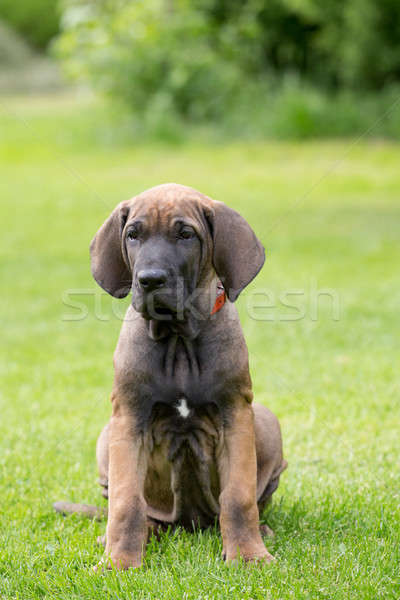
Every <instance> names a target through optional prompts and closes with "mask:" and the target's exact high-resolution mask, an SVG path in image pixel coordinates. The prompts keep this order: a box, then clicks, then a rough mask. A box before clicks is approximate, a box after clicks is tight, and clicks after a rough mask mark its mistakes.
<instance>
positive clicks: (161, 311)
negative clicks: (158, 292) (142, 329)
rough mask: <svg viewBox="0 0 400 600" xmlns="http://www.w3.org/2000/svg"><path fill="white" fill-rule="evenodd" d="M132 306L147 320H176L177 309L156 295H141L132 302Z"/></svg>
mask: <svg viewBox="0 0 400 600" xmlns="http://www.w3.org/2000/svg"><path fill="white" fill-rule="evenodd" d="M133 305H134V308H135V310H136V311H137V312H139V313H140V314H141V315H142V317H143V318H144V319H146V320H148V321H150V320H156V321H177V320H179V319H178V317H179V315H178V310H177V309H176V308H175V307H174V306H173V305H172V303H171V304H170V303H168V301H167V300H160V299H159V298H157V297H155V298H154V297H153V298H151V297H150V298H149V297H142V298H140V299H137V300H136V301H134V302H133Z"/></svg>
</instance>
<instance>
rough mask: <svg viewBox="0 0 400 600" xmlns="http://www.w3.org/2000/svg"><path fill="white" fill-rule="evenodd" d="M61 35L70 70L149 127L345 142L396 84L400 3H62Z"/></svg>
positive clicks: (399, 77)
mask: <svg viewBox="0 0 400 600" xmlns="http://www.w3.org/2000/svg"><path fill="white" fill-rule="evenodd" d="M62 26H63V34H62V36H61V38H60V39H59V42H58V45H57V50H58V54H59V55H60V56H61V57H63V58H64V60H65V63H66V66H67V70H68V71H69V73H70V74H72V75H73V76H75V77H77V78H80V79H83V80H85V81H87V80H89V81H91V82H93V83H94V84H95V85H96V86H97V87H98V88H100V89H102V90H105V91H107V92H109V93H111V95H112V96H113V97H114V98H117V99H120V100H122V101H123V102H124V103H125V104H126V105H127V106H128V107H129V108H130V109H131V111H132V112H134V113H135V114H137V115H140V116H141V118H142V123H143V124H144V125H146V123H150V122H151V123H157V122H160V120H163V121H164V122H165V120H166V118H167V115H168V117H169V118H174V117H178V118H180V119H183V120H185V121H186V122H189V121H191V122H204V121H208V122H210V121H211V122H218V123H229V126H230V127H233V128H235V124H236V125H237V126H239V127H244V126H246V128H249V127H250V128H253V129H258V130H259V129H260V127H261V130H264V131H265V132H266V133H268V131H271V130H274V129H275V130H276V129H278V130H284V129H285V128H286V129H287V130H288V133H289V134H294V135H299V136H302V135H315V134H318V133H321V132H323V133H324V134H327V133H328V134H329V133H333V134H338V135H342V134H346V133H348V132H353V131H358V130H361V129H362V128H363V127H364V125H365V122H367V123H369V124H370V123H371V119H373V118H375V117H376V116H377V115H379V114H381V111H382V109H384V110H385V109H386V108H387V107H388V106H390V102H391V101H392V99H393V97H395V96H396V93H397V85H398V84H399V81H400V2H398V0H379V1H378V0H325V1H323V0H247V1H246V0H244V1H243V0H196V1H194V2H193V1H189V0H136V1H135V2H131V1H128V0H118V1H113V2H109V1H107V0H85V1H79V0H78V1H77V0H67V2H66V4H64V15H63V19H62ZM378 96H379V97H378ZM333 101H334V102H335V103H338V107H339V108H338V112H337V115H336V116H337V117H338V118H339V117H340V122H338V121H337V120H336V119H335V118H334V117H335V116H334V115H332V114H331V110H332V103H333ZM271 110H274V111H275V115H276V118H275V119H274V121H273V122H272V123H271V119H270V116H269V115H270V111H271ZM361 111H362V112H363V114H360V112H361ZM285 115H286V116H285ZM285 118H286V119H287V123H286V124H285V123H283V121H284V119H285ZM384 121H385V120H384ZM286 125H287V126H286ZM397 125H398V124H396V123H395V122H394V121H393V119H392V120H390V121H389V122H388V121H387V120H386V121H385V122H384V123H383V126H380V127H379V128H378V129H379V131H380V132H384V133H392V134H394V135H397V134H398V127H397Z"/></svg>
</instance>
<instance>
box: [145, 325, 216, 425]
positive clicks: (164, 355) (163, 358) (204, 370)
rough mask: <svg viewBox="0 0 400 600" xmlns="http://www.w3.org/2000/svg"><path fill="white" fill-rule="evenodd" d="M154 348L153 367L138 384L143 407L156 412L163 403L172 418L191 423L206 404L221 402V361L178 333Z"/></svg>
mask: <svg viewBox="0 0 400 600" xmlns="http://www.w3.org/2000/svg"><path fill="white" fill-rule="evenodd" d="M154 350H155V351H153V353H152V361H151V363H152V364H151V369H150V371H149V372H148V374H147V376H146V378H145V380H144V381H141V382H140V385H139V391H138V396H139V404H140V406H141V407H142V408H143V410H146V411H149V410H150V411H151V413H153V410H154V407H155V406H157V405H164V406H166V407H168V408H169V410H168V413H169V414H170V416H171V418H175V417H176V418H178V420H179V421H180V422H185V423H189V422H192V421H193V419H195V418H196V417H198V416H199V415H200V414H201V413H202V409H203V408H204V407H205V406H207V405H209V404H218V397H219V391H218V388H219V383H218V364H216V361H215V360H211V361H210V360H208V358H209V357H208V356H206V355H205V354H206V350H204V349H203V348H202V347H201V346H199V345H198V344H196V345H195V344H194V343H192V342H190V341H188V340H184V339H182V338H179V337H177V336H175V337H171V338H170V339H168V340H166V341H165V342H164V344H163V345H161V344H159V345H157V348H156V349H154ZM148 416H149V417H150V416H151V414H150V412H149V414H148Z"/></svg>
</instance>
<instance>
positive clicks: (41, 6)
mask: <svg viewBox="0 0 400 600" xmlns="http://www.w3.org/2000/svg"><path fill="white" fill-rule="evenodd" d="M0 19H1V20H3V21H4V22H5V23H7V24H8V25H10V26H11V27H12V28H13V29H15V30H16V31H18V32H19V33H20V34H21V35H22V36H23V37H24V38H25V39H26V40H27V41H28V42H30V44H31V45H32V46H34V47H36V48H38V49H40V50H43V49H45V48H46V47H47V45H48V43H49V41H50V40H51V39H52V38H53V37H54V36H55V35H56V34H57V33H58V31H59V21H60V11H59V9H58V3H57V1H56V0H1V2H0Z"/></svg>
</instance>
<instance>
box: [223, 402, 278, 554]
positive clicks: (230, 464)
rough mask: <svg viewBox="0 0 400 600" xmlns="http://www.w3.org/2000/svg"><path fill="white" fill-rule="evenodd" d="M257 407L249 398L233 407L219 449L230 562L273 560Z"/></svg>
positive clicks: (224, 543)
mask: <svg viewBox="0 0 400 600" xmlns="http://www.w3.org/2000/svg"><path fill="white" fill-rule="evenodd" d="M253 418H254V417H253V411H252V408H251V405H250V404H249V403H248V402H247V401H246V400H245V399H243V400H242V399H239V400H237V401H236V402H235V404H234V406H233V407H232V415H231V418H230V419H229V423H228V424H227V425H226V426H225V428H224V437H223V443H222V448H221V451H220V453H219V461H218V463H219V464H218V467H219V476H220V485H221V493H220V497H219V502H220V526H221V533H222V540H223V547H224V550H223V553H224V556H225V559H226V561H227V562H231V561H233V560H235V559H237V558H238V557H239V555H240V556H241V557H242V558H243V559H244V560H245V561H256V560H265V561H268V562H269V561H270V560H273V557H272V556H271V554H269V552H268V551H267V549H266V548H265V546H264V543H263V541H262V539H261V535H260V530H259V514H258V507H257V499H256V488H257V461H256V447H255V435H254V422H253Z"/></svg>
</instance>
